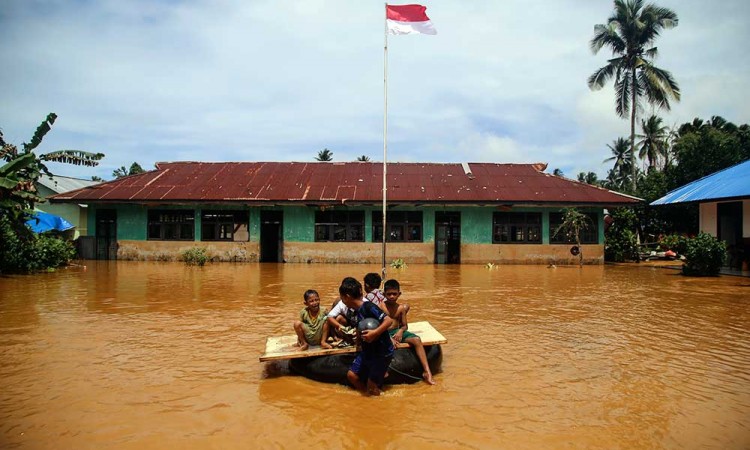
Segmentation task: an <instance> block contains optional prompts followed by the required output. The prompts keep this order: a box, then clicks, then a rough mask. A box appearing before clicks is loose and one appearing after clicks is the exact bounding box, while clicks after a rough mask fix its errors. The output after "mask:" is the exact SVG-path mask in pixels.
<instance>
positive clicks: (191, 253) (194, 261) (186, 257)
mask: <svg viewBox="0 0 750 450" xmlns="http://www.w3.org/2000/svg"><path fill="white" fill-rule="evenodd" d="M209 259H210V258H209V257H208V252H207V251H206V249H205V248H203V247H193V248H189V249H187V250H185V251H184V252H182V260H183V261H185V264H187V265H188V266H200V267H203V266H204V265H206V263H207V262H208V260H209Z"/></svg>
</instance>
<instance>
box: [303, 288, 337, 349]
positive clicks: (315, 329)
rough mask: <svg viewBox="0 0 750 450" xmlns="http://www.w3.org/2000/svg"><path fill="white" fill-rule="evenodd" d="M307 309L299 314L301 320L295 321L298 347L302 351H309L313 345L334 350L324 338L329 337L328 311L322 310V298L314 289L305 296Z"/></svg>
mask: <svg viewBox="0 0 750 450" xmlns="http://www.w3.org/2000/svg"><path fill="white" fill-rule="evenodd" d="M304 299H305V307H304V308H303V309H302V311H300V313H299V320H295V321H294V331H295V333H297V345H298V346H299V349H300V350H307V349H308V348H309V347H310V346H311V345H320V346H321V347H322V348H332V347H331V345H330V344H328V343H327V342H326V341H325V339H324V338H323V337H324V336H327V335H328V323H327V321H326V318H327V316H328V310H323V311H321V310H320V296H319V295H318V292H317V291H315V290H314V289H308V290H307V291H305V294H304Z"/></svg>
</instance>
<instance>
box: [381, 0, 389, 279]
mask: <svg viewBox="0 0 750 450" xmlns="http://www.w3.org/2000/svg"><path fill="white" fill-rule="evenodd" d="M384 12H385V17H384V18H383V19H384V24H385V30H384V31H385V33H384V34H383V36H384V42H385V44H384V45H383V261H382V263H383V269H382V272H383V279H384V280H385V269H386V266H385V241H386V236H387V234H386V233H387V230H386V227H385V226H386V208H385V205H386V196H387V192H388V188H387V186H386V170H387V162H388V3H387V2H386V3H385V11H384Z"/></svg>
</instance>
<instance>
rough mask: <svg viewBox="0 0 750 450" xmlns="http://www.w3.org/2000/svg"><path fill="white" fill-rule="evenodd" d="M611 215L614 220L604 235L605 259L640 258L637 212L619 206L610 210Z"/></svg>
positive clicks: (631, 259)
mask: <svg viewBox="0 0 750 450" xmlns="http://www.w3.org/2000/svg"><path fill="white" fill-rule="evenodd" d="M610 216H611V217H612V220H613V221H612V225H610V227H609V228H608V229H607V231H606V233H605V235H604V260H605V261H612V262H624V261H636V260H638V240H637V238H636V235H635V228H636V220H637V219H636V215H635V212H633V210H632V209H631V208H617V209H614V210H612V211H611V212H610Z"/></svg>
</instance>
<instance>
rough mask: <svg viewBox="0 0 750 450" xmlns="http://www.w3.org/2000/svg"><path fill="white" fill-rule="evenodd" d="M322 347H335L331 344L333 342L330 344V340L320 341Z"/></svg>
mask: <svg viewBox="0 0 750 450" xmlns="http://www.w3.org/2000/svg"><path fill="white" fill-rule="evenodd" d="M320 348H325V349H328V348H333V347H332V346H331V344H329V343H328V342H326V341H321V342H320Z"/></svg>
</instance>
